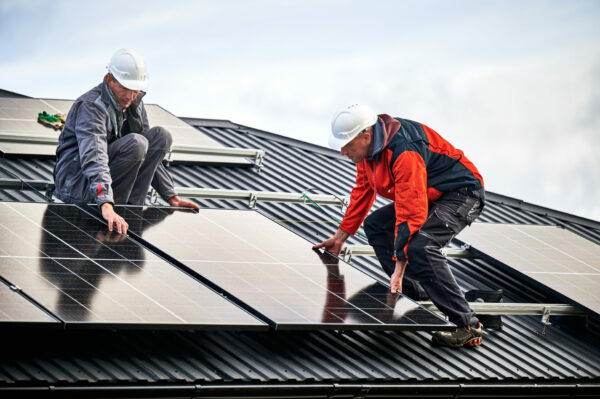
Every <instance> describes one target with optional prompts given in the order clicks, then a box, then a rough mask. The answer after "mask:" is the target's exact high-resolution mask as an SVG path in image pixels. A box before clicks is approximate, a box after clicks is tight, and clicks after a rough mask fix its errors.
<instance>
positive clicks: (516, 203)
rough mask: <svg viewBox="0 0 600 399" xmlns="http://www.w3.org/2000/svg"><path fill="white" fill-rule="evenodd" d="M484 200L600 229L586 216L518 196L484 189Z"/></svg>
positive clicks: (598, 225) (594, 221)
mask: <svg viewBox="0 0 600 399" xmlns="http://www.w3.org/2000/svg"><path fill="white" fill-rule="evenodd" d="M485 195H486V200H491V201H494V202H498V203H501V204H505V205H508V206H512V207H514V208H519V209H522V210H525V211H530V212H533V213H537V214H541V215H544V216H551V217H555V218H558V219H561V220H564V221H566V222H569V223H576V224H579V225H582V226H585V227H589V228H592V229H596V230H600V222H598V221H596V220H592V219H588V218H584V217H582V216H577V215H573V214H571V213H567V212H563V211H558V210H556V209H552V208H546V207H544V206H541V205H535V204H532V203H529V202H525V201H523V200H520V199H518V198H513V197H509V196H506V195H502V194H497V193H494V192H491V191H486V192H485Z"/></svg>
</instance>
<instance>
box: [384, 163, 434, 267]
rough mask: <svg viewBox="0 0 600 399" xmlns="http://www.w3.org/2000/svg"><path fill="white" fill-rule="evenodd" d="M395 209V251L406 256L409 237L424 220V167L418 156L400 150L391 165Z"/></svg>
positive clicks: (425, 193) (425, 214)
mask: <svg viewBox="0 0 600 399" xmlns="http://www.w3.org/2000/svg"><path fill="white" fill-rule="evenodd" d="M392 172H393V175H394V193H395V208H396V231H395V238H394V254H395V255H396V259H398V260H406V259H407V248H408V243H409V241H410V238H411V237H412V235H413V234H415V233H416V232H417V231H418V230H419V229H420V228H421V226H422V225H423V224H424V223H425V220H427V213H428V205H427V204H428V203H427V170H426V168H425V162H424V161H423V158H422V157H421V155H419V154H418V153H416V152H413V151H406V152H403V153H402V154H400V155H399V156H398V158H396V161H395V162H394V164H393V165H392Z"/></svg>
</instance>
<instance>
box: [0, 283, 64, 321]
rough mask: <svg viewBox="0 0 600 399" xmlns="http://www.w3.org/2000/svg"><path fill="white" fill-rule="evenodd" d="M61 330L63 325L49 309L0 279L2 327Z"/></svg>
mask: <svg viewBox="0 0 600 399" xmlns="http://www.w3.org/2000/svg"><path fill="white" fill-rule="evenodd" d="M22 326H24V327H27V328H30V327H44V328H53V327H55V328H61V327H62V326H63V323H62V321H61V320H60V319H58V318H57V317H56V316H54V315H53V314H52V313H51V312H50V311H48V309H45V308H44V307H43V306H40V305H39V304H38V303H36V302H35V301H33V300H32V299H31V298H29V297H28V296H27V295H26V294H24V293H22V292H21V290H20V289H19V288H17V287H16V286H15V285H13V284H11V283H10V282H8V281H6V280H5V279H3V278H0V327H4V328H7V327H22Z"/></svg>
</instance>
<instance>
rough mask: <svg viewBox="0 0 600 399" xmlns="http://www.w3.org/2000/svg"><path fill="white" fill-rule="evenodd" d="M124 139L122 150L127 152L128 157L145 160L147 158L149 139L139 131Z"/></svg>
mask: <svg viewBox="0 0 600 399" xmlns="http://www.w3.org/2000/svg"><path fill="white" fill-rule="evenodd" d="M120 140H123V141H124V143H123V146H122V147H121V152H122V153H126V154H127V159H128V160H131V161H143V160H144V159H145V158H146V153H147V152H148V140H147V139H146V138H145V137H144V136H142V135H141V134H137V133H130V134H128V135H126V136H125V137H123V138H121V139H120Z"/></svg>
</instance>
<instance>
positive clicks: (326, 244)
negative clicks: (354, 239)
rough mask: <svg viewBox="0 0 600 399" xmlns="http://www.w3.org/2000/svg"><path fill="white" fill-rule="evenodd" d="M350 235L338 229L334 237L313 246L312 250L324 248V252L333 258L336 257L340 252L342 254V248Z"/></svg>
mask: <svg viewBox="0 0 600 399" xmlns="http://www.w3.org/2000/svg"><path fill="white" fill-rule="evenodd" d="M349 235H350V234H348V233H346V232H345V231H344V230H341V229H338V231H337V232H336V233H335V235H334V236H333V237H331V238H329V239H327V240H325V241H323V242H322V243H320V244H317V245H314V246H313V247H312V249H319V248H325V250H326V251H327V252H329V253H331V254H333V255H335V256H338V255H339V254H340V252H342V247H343V246H344V243H345V242H346V239H347V238H348V236H349Z"/></svg>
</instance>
